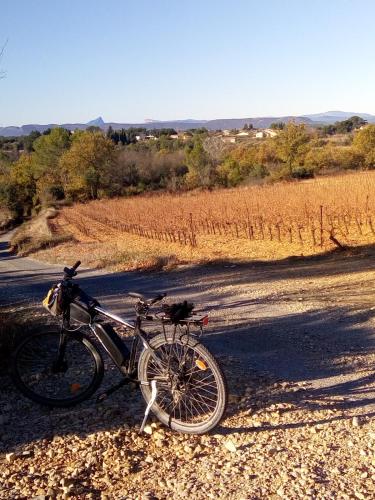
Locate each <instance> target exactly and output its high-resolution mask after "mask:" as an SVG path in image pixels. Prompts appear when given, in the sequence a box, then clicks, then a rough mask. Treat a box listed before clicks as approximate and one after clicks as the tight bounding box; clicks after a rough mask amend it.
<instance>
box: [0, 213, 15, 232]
mask: <svg viewBox="0 0 375 500" xmlns="http://www.w3.org/2000/svg"><path fill="white" fill-rule="evenodd" d="M12 223H13V216H12V214H11V212H10V210H8V209H7V208H3V207H1V208H0V233H1V232H2V231H5V230H6V229H8V228H9V227H11V225H12Z"/></svg>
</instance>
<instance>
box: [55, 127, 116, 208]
mask: <svg viewBox="0 0 375 500" xmlns="http://www.w3.org/2000/svg"><path fill="white" fill-rule="evenodd" d="M114 152H115V147H114V144H113V142H112V141H111V140H110V139H108V138H107V137H105V136H104V135H103V133H102V132H87V131H85V132H79V133H77V134H74V138H73V143H72V146H71V148H70V150H69V151H66V152H65V153H64V154H63V155H62V156H61V159H60V169H61V172H62V175H63V177H64V188H65V190H66V192H67V193H69V194H70V196H71V197H72V198H75V199H76V198H78V199H83V200H87V199H96V198H98V194H99V189H101V188H105V187H107V186H108V180H109V178H110V170H111V168H112V167H113V165H114Z"/></svg>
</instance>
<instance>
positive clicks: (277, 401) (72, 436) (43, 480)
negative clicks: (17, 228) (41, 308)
mask: <svg viewBox="0 0 375 500" xmlns="http://www.w3.org/2000/svg"><path fill="white" fill-rule="evenodd" d="M6 240H7V238H6V237H3V238H2V241H1V242H0V304H3V305H5V304H11V303H14V302H22V303H24V302H25V301H27V302H29V303H31V304H33V303H34V302H37V301H39V300H40V298H41V297H42V296H43V294H44V292H45V290H46V289H47V288H48V284H49V283H50V282H51V281H52V282H53V281H55V280H56V279H57V278H58V274H56V273H57V271H59V270H58V269H56V267H54V266H48V265H44V264H41V263H38V262H36V261H33V260H32V259H25V258H22V259H18V258H15V257H12V256H9V255H8V254H7V252H6ZM71 260H72V262H73V261H74V260H75V259H74V256H72V259H71ZM373 262H374V254H373V250H371V249H364V250H362V251H361V253H359V254H356V255H331V256H325V257H320V258H311V259H305V260H301V261H292V260H289V261H285V262H281V263H280V262H279V263H267V264H266V263H253V264H247V265H236V266H233V265H231V264H225V263H223V264H221V265H211V266H203V267H197V266H195V267H190V266H189V267H180V268H178V269H177V270H174V271H171V272H168V273H139V272H134V273H118V274H105V273H104V272H96V271H89V272H83V273H82V274H80V279H79V282H80V284H81V286H82V288H84V289H85V290H87V291H88V292H89V293H91V294H93V295H95V296H97V297H98V298H99V300H100V301H101V302H102V303H103V305H105V306H107V307H108V308H112V309H114V310H115V311H116V312H121V313H123V314H124V315H125V316H127V315H130V314H131V304H130V302H129V300H128V299H127V298H126V296H125V292H126V291H130V290H133V291H135V290H138V291H144V292H151V291H158V290H163V291H167V292H168V295H170V296H171V298H172V299H173V300H175V299H176V300H177V299H179V298H187V299H189V300H192V301H193V302H195V303H196V304H197V307H198V308H204V309H205V310H209V312H210V317H211V323H210V325H209V328H208V329H207V334H206V336H205V339H204V341H205V343H206V344H207V345H209V347H210V348H211V349H212V351H213V352H215V354H216V355H218V356H219V357H220V358H221V359H222V361H223V362H224V368H225V371H226V373H227V375H228V378H229V381H230V391H231V394H232V397H231V408H230V411H229V415H228V418H227V419H226V420H225V422H224V423H223V425H222V427H221V428H219V429H218V430H217V434H216V435H215V436H211V437H210V436H207V437H203V438H185V437H180V436H176V435H175V434H172V433H169V431H167V430H162V431H160V432H158V433H156V434H157V435H158V434H160V435H159V437H158V438H155V437H154V436H151V438H150V437H139V436H138V435H136V433H135V432H134V426H135V425H136V424H137V423H139V420H140V415H141V412H142V408H143V403H142V401H141V400H140V399H139V396H138V394H133V393H128V392H127V391H124V392H121V393H118V394H116V395H115V396H114V397H113V398H112V399H111V400H110V401H109V402H108V403H107V405H106V406H104V407H100V408H98V407H95V405H93V403H92V402H88V403H87V404H86V405H83V406H82V407H80V408H78V409H75V410H74V411H72V412H68V413H67V414H66V415H64V416H61V412H60V413H59V412H50V413H48V412H45V411H43V410H41V409H39V408H37V407H35V406H34V405H31V404H30V403H28V402H26V401H24V400H23V399H22V398H20V397H19V395H18V394H16V393H14V391H13V390H12V388H11V386H10V385H9V383H8V382H6V381H4V384H2V389H1V391H2V394H1V396H2V398H3V399H2V401H4V403H3V404H2V407H1V412H2V415H3V423H4V425H5V427H4V431H3V434H2V437H1V439H2V441H1V443H2V448H3V451H4V452H15V453H16V455H15V456H14V457H13V458H14V466H13V465H12V466H11V467H10V466H9V463H8V464H7V462H6V457H5V455H3V460H4V467H5V468H2V467H3V466H2V465H1V464H0V477H1V474H3V476H2V477H3V480H5V483H4V484H7V485H8V486H7V487H8V488H9V489H8V490H4V491H7V493H6V494H3V496H1V498H17V495H20V497H21V493H19V492H20V491H24V494H25V492H27V495H28V496H30V495H31V493H33V494H41V493H40V492H39V493H38V490H40V491H42V492H44V493H45V492H46V491H47V490H48V488H50V489H51V488H52V490H53V491H54V489H55V490H56V491H58V492H60V493H62V492H63V488H64V485H63V483H61V481H62V479H63V478H64V477H67V478H68V479H69V480H70V481H71V484H72V485H73V486H74V491H75V494H76V495H77V497H79V498H86V497H87V498H89V495H92V496H93V497H95V498H96V497H100V495H101V494H102V493H103V494H104V492H106V491H107V493H108V495H109V497H115V498H141V493H143V494H145V492H146V491H148V492H149V493H150V495H151V496H148V497H147V498H152V495H154V497H156V498H171V497H172V496H174V497H177V498H179V497H181V498H183V497H184V495H185V497H186V495H187V496H188V497H189V496H193V497H195V498H204V497H207V496H208V497H210V498H217V497H222V498H265V497H272V496H275V498H276V497H277V496H278V497H285V498H309V497H310V498H331V497H332V496H333V495H335V496H337V497H338V498H355V495H357V496H356V498H369V493H370V492H371V486H373V484H374V479H375V476H374V472H375V471H374V465H375V462H374V446H375V432H374V431H375V426H374V423H373V413H374V411H375V374H374V366H375V334H374V326H375V324H374V314H375V307H374V306H375V300H374V292H373V290H374V279H375V274H374V271H373V270H372V269H373ZM130 403H131V404H130ZM15 409H17V414H18V415H20V416H21V417H20V418H18V419H17V422H14V420H13V418H12V415H13V414H14V410H15ZM22 415H23V417H22ZM0 417H1V416H0ZM88 417H89V418H88ZM353 417H355V420H354V421H353V420H352V419H353ZM356 419H357V420H356ZM30 420H32V421H33V422H34V423H33V425H32V429H30ZM124 422H125V423H124ZM108 431H110V433H109V434H108ZM0 433H1V431H0ZM228 439H230V440H232V441H233V443H234V445H235V448H236V449H235V451H228V449H227V447H226V443H227V440H228ZM158 442H162V443H164V444H162V445H160V446H159V445H158ZM350 443H351V444H350ZM94 444H95V446H94ZM159 444H160V443H159ZM43 448H45V449H43ZM81 448H82V453H81V451H80V452H79V453H78V451H77V453H78V455H79V457H80V458H79V459H78V455H77V456H75V453H74V449H76V450H81ZM185 448H186V449H185ZM229 448H231V446H229ZM232 448H233V447H232ZM64 450H65V455H66V453H68V451H69V450H70V451H69V453H70V455H69V453H68V455H66V456H69V457H70V458H69V460H71V461H72V463H73V465H72V470H70V469H69V468H67V465H66V466H64V462H63V461H62V458H63V456H64ZM72 450H73V451H72ZM27 451H30V453H31V455H27V454H26V455H25V456H23V455H17V453H22V452H27ZM47 452H48V453H50V455H51V456H49V455H47V456H46V455H45V454H46V453H47ZM122 452H123V453H124V455H121V453H122ZM98 454H99V455H100V457H99V455H98ZM25 457H26V458H25ZM98 457H99V458H98ZM150 457H151V458H150ZM13 458H11V459H10V460H12V464H13ZM90 460H91V461H92V464H91V466H90V467H91V469H90V467H89V466H88V465H87V463H88V462H90ZM160 460H162V461H163V463H162V464H160ZM78 462H79V463H78ZM90 463H91V462H90ZM121 463H126V464H127V467H128V470H129V472H128V473H127V474H128V475H127V481H128V482H127V485H126V486H125V485H124V483H123V481H122V479H120V477H121ZM25 464H26V465H25ZM30 464H34V465H30ZM41 464H42V465H41ZM98 464H100V465H98ZM106 464H107V465H106ZM109 464H112V466H113V471H112V472H110V470H109V469H108V468H109V467H110V465H109ZM116 464H117V465H119V467H120V469H119V470H118V472H116V470H117V469H116V467H117V465H116ZM194 464H195V467H194V468H193V469H194V473H193V469H192V466H193V465H194ZM198 464H199V467H198ZM265 464H267V467H266V468H264V467H263V465H265ZM115 465H116V467H115ZM158 465H159V466H160V467H161V469H160V470H159V469H158ZM26 466H27V467H29V466H30V468H31V470H33V468H34V472H30V468H29V474H30V477H33V478H34V479H33V480H32V481H31V480H27V479H26V480H25V478H24V477H23V478H21V477H19V476H17V470H16V469H17V468H18V469H19V468H20V467H26ZM112 466H111V467H112ZM38 467H42V469H43V471H44V472H43V473H39V476H38V477H39V479H38V480H37V481H36V480H35V477H34V476H35V473H36V471H37V469H38ZM340 467H341V469H340ZM198 468H199V472H198ZM336 469H337V470H336ZM88 470H92V471H93V472H92V473H88ZM335 470H336V472H335ZM1 471H3V472H1ZM7 471H8V472H7ZM9 471H13V472H12V474H13V476H12V474H11V473H10V472H9ZM51 471H52V472H53V473H52V472H51ZM146 471H147V473H146ZM161 471H162V473H161ZM177 471H178V473H177ZM33 474H34V476H33ZM111 474H112V475H111ZM116 474H117V475H116ZM372 475H373V476H372ZM63 476H64V477H63ZM234 477H236V480H235V481H233V478H234ZM49 483H51V484H49ZM159 483H160V484H159ZM17 485H18V486H19V489H17ZM39 485H40V486H39ZM73 486H72V488H73ZM66 488H68V486H66ZM90 488H91V489H90ZM68 489H69V488H68ZM67 491H68V490H67ZM72 491H73V490H72ZM10 492H12V495H13V496H12V495H11V494H10ZM17 492H18V493H17ZM337 492H340V494H338V495H336V493H337ZM345 495H346V496H345ZM361 495H362V496H361ZM370 496H371V495H370Z"/></svg>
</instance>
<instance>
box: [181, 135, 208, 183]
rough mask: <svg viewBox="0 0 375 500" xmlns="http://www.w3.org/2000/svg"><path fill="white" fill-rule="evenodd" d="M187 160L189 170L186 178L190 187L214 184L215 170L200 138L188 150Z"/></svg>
mask: <svg viewBox="0 0 375 500" xmlns="http://www.w3.org/2000/svg"><path fill="white" fill-rule="evenodd" d="M185 158H186V162H185V163H186V166H187V168H188V173H187V176H186V182H187V184H188V186H189V187H198V186H204V187H208V186H210V185H211V184H212V182H213V175H214V168H213V165H212V163H211V161H210V159H209V157H208V155H207V153H206V151H205V150H204V147H203V144H202V141H201V139H200V138H198V137H197V138H196V139H195V140H194V142H193V144H192V145H191V146H190V147H187V148H186V151H185Z"/></svg>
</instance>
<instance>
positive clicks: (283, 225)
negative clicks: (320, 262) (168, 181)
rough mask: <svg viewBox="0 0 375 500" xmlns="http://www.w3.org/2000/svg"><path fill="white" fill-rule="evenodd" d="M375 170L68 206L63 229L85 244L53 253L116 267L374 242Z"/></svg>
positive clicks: (273, 255) (272, 255)
mask: <svg viewBox="0 0 375 500" xmlns="http://www.w3.org/2000/svg"><path fill="white" fill-rule="evenodd" d="M374 188H375V172H362V173H354V174H353V173H352V174H347V175H341V176H334V177H324V178H318V179H315V180H309V181H303V182H295V183H279V184H274V185H266V186H252V187H248V188H238V189H231V190H216V191H211V192H190V193H185V194H180V195H169V194H162V195H153V196H140V197H137V198H122V199H112V200H100V201H95V202H91V203H87V204H85V205H75V206H73V207H67V208H64V209H63V210H62V211H61V213H60V215H59V216H58V218H57V219H56V223H55V224H56V230H57V234H61V233H65V234H66V233H67V232H69V233H70V234H72V235H73V236H74V238H75V240H76V241H78V242H80V245H74V246H73V245H70V246H69V244H68V245H65V249H62V248H61V247H58V248H56V249H52V250H50V251H48V253H47V256H48V257H49V258H51V259H53V260H66V255H67V253H68V252H69V251H70V250H73V248H74V249H75V254H74V255H75V256H77V258H82V260H83V261H85V262H86V263H88V264H89V263H90V264H91V265H96V266H109V267H111V266H112V267H115V268H117V269H124V268H126V269H129V268H132V269H134V268H139V267H151V268H153V267H161V264H160V262H161V263H163V262H164V261H166V262H167V263H168V262H171V261H172V262H199V261H209V260H221V259H223V260H224V259H234V260H252V259H266V260H267V259H278V258H284V257H288V256H290V255H311V254H314V253H319V252H323V251H327V250H329V249H332V248H334V247H335V245H337V243H336V244H335V243H334V242H333V240H332V238H334V239H335V240H336V242H339V243H341V244H342V245H345V246H355V245H359V244H365V243H371V242H373V241H374V239H375V199H374V196H373V193H374V192H375V189H374Z"/></svg>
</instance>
